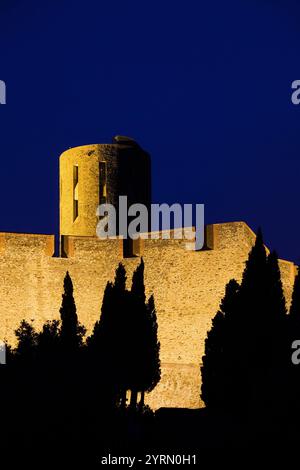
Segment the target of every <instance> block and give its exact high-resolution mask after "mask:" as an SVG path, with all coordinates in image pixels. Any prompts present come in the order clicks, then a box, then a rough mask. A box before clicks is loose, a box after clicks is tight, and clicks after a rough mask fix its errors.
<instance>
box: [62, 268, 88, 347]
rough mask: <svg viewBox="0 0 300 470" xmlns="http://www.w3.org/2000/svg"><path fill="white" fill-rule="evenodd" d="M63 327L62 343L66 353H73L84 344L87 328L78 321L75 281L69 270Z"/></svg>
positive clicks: (63, 297)
mask: <svg viewBox="0 0 300 470" xmlns="http://www.w3.org/2000/svg"><path fill="white" fill-rule="evenodd" d="M60 317H61V328H60V343H61V348H62V351H63V352H64V353H72V352H74V351H76V350H78V349H79V347H80V346H81V345H82V341H83V336H84V335H85V331H86V330H85V328H84V326H83V325H81V324H80V323H79V322H78V317H77V313H76V305H75V301H74V297H73V283H72V279H71V277H70V275H69V272H68V271H67V273H66V276H65V278H64V292H63V294H62V305H61V308H60Z"/></svg>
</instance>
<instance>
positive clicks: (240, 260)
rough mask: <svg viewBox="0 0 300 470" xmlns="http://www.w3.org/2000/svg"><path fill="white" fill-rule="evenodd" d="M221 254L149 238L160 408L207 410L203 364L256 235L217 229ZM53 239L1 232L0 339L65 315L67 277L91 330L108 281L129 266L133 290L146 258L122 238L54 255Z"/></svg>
mask: <svg viewBox="0 0 300 470" xmlns="http://www.w3.org/2000/svg"><path fill="white" fill-rule="evenodd" d="M210 233H211V238H213V240H212V242H213V245H214V249H213V250H209V249H208V250H204V251H200V252H195V251H187V250H185V249H184V246H185V242H184V241H181V240H174V239H172V240H162V239H159V240H144V242H143V258H144V261H145V284H146V289H147V296H149V295H150V294H152V293H153V294H154V296H155V302H156V308H157V315H158V325H159V338H160V342H161V361H162V380H161V382H160V384H159V385H158V387H157V388H156V389H155V390H154V391H153V392H152V393H151V394H150V396H149V397H148V399H147V402H148V403H149V404H150V405H151V406H153V407H154V408H158V407H160V406H187V407H197V406H199V405H200V398H199V390H200V373H199V367H200V362H201V358H202V355H203V352H204V340H205V337H206V333H207V331H208V329H210V327H211V319H212V317H213V316H214V315H215V313H216V311H217V309H218V306H219V302H220V300H221V298H222V296H223V295H224V289H225V285H226V283H227V282H228V281H229V280H230V279H231V278H235V279H237V280H238V281H239V280H240V279H241V276H242V272H243V269H244V263H245V260H246V259H247V256H248V252H249V249H250V248H251V245H252V243H253V241H254V234H253V232H251V230H250V229H249V228H248V227H247V225H246V224H244V223H243V222H237V223H228V224H216V225H214V226H210ZM53 247H54V238H53V236H52V235H24V234H0V338H5V337H6V338H7V339H8V340H9V341H10V342H11V341H12V340H13V331H14V329H15V328H16V327H17V326H18V325H19V323H20V321H21V319H22V318H25V319H27V320H30V319H32V318H34V324H35V325H36V327H37V328H40V327H41V326H42V324H43V323H44V322H45V321H46V320H48V319H53V318H58V317H59V308H60V304H61V294H62V287H63V278H64V275H65V273H66V271H67V270H69V272H70V275H71V277H72V279H73V283H74V296H75V301H76V305H77V310H78V316H79V319H80V321H82V323H84V325H85V326H86V327H87V328H88V333H90V331H91V329H92V327H93V324H94V322H95V321H96V320H97V319H99V315H100V308H101V303H102V296H103V292H104V288H105V285H106V283H107V281H108V280H112V279H113V278H114V273H115V268H116V266H117V264H118V263H119V262H120V261H122V262H123V263H124V265H125V267H126V270H127V276H128V286H130V282H131V276H132V273H133V271H134V269H135V268H136V266H137V265H138V264H139V262H140V258H139V257H135V258H126V259H122V258H121V247H122V245H121V241H120V240H117V239H116V240H107V241H103V240H98V239H96V238H92V237H68V240H67V247H68V256H69V257H68V258H55V257H52V256H51V254H52V253H53ZM280 267H281V271H282V274H283V284H284V288H285V292H286V295H287V297H288V299H289V298H290V295H291V289H292V284H293V279H294V274H295V267H294V265H293V263H289V262H286V261H282V262H281V264H280Z"/></svg>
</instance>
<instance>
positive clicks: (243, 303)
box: [202, 230, 286, 412]
mask: <svg viewBox="0 0 300 470" xmlns="http://www.w3.org/2000/svg"><path fill="white" fill-rule="evenodd" d="M229 286H230V285H228V286H227V289H226V294H225V297H224V300H223V302H222V304H221V309H220V311H219V312H218V314H217V316H216V317H215V319H214V321H213V328H212V330H211V331H210V332H209V334H208V337H207V341H206V349H205V352H206V355H205V357H204V359H203V367H202V377H203V385H202V397H203V399H204V401H205V403H207V404H208V406H214V405H216V406H221V407H224V406H229V407H231V408H232V410H235V411H237V412H240V411H241V410H242V409H244V410H246V409H248V411H250V412H252V411H253V409H254V408H256V409H257V410H260V411H261V410H266V409H267V408H268V407H269V408H270V406H271V405H269V401H271V400H270V395H271V394H273V395H274V396H276V394H277V393H275V390H274V388H275V387H277V384H278V380H279V377H280V378H281V379H282V367H281V365H280V361H281V359H282V351H283V344H284V324H285V319H286V316H285V314H286V309H285V299H284V295H283V289H282V284H281V279H280V270H279V266H278V259H277V255H276V253H271V254H270V255H269V256H267V253H266V249H265V247H264V244H263V237H262V233H261V230H259V231H258V234H257V237H256V241H255V244H254V246H253V247H252V249H251V251H250V253H249V257H248V260H247V262H246V266H245V270H244V273H243V277H242V282H241V286H240V288H238V287H237V286H234V284H232V285H231V287H229ZM225 311H226V312H225ZM275 378H276V379H275ZM218 390H221V391H222V392H223V397H224V398H223V399H222V397H220V394H219V393H218ZM226 403H227V405H226Z"/></svg>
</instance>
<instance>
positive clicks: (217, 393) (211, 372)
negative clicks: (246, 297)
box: [201, 279, 240, 409]
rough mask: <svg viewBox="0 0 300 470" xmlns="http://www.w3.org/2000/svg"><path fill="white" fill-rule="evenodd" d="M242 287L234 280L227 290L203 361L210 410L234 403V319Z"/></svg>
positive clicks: (204, 395)
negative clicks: (232, 401)
mask: <svg viewBox="0 0 300 470" xmlns="http://www.w3.org/2000/svg"><path fill="white" fill-rule="evenodd" d="M239 289H240V286H239V284H238V283H237V282H236V281H235V279H232V280H230V281H229V283H228V284H227V286H226V288H225V295H224V298H223V299H222V301H221V304H220V310H219V311H218V312H217V314H216V316H215V317H214V319H213V320H212V328H211V330H210V331H209V332H208V334H207V338H206V340H205V355H204V356H203V358H202V367H201V374H202V387H201V398H202V400H203V401H204V403H205V405H206V406H207V407H210V408H215V409H222V408H223V409H224V408H225V407H226V406H228V405H229V403H230V401H231V400H232V396H231V394H232V389H233V387H234V384H233V382H232V381H233V375H234V373H235V372H236V371H234V364H233V361H234V357H235V355H238V351H236V350H235V347H234V346H233V345H234V341H233V338H234V320H235V314H236V307H237V300H238V293H239Z"/></svg>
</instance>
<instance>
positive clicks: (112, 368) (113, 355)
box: [87, 260, 160, 408]
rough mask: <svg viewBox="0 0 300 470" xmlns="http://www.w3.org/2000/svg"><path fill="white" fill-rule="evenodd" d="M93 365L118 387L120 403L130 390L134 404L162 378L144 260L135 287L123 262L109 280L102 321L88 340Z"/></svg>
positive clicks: (123, 404) (153, 308) (115, 387)
mask: <svg viewBox="0 0 300 470" xmlns="http://www.w3.org/2000/svg"><path fill="white" fill-rule="evenodd" d="M87 345H88V351H89V355H90V357H91V362H92V363H93V364H94V369H95V370H96V369H98V373H99V374H101V376H102V377H105V381H106V382H107V383H109V384H110V386H113V387H114V389H115V390H117V391H118V394H119V397H120V404H121V407H123V408H124V407H125V405H126V395H127V391H128V390H130V391H131V400H130V404H131V408H136V405H137V394H138V392H141V401H142V404H143V402H144V392H145V391H151V390H152V389H153V388H154V387H155V385H156V384H157V383H158V381H159V379H160V362H159V343H158V340H157V319H156V311H155V305H154V299H153V297H152V298H150V299H149V302H148V303H147V304H146V297H145V285H144V262H143V260H141V263H140V264H139V266H138V267H137V269H136V270H135V272H134V274H133V278H132V287H131V290H130V291H128V290H127V289H126V270H125V268H124V266H123V265H122V264H121V263H120V264H119V266H118V267H117V269H116V274H115V279H114V283H111V282H108V283H107V285H106V289H105V292H104V296H103V302H102V307H101V316H100V321H98V322H96V323H95V326H94V330H93V333H92V335H91V336H90V337H89V338H88V340H87Z"/></svg>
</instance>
